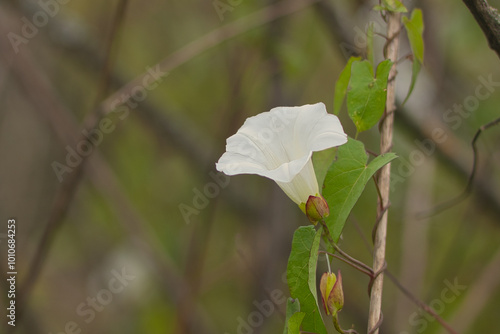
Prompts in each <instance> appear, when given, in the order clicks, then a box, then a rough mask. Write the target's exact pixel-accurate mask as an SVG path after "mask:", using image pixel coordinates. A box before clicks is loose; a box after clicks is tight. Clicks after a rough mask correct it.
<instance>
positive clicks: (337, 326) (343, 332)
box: [332, 314, 358, 334]
mask: <svg viewBox="0 0 500 334" xmlns="http://www.w3.org/2000/svg"><path fill="white" fill-rule="evenodd" d="M332 319H333V325H334V326H335V329H336V330H337V332H339V333H340V334H348V333H352V334H358V332H356V331H355V330H354V329H347V330H344V329H342V327H340V324H339V318H338V315H337V314H335V315H334V316H333V318H332Z"/></svg>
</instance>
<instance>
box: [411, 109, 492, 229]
mask: <svg viewBox="0 0 500 334" xmlns="http://www.w3.org/2000/svg"><path fill="white" fill-rule="evenodd" d="M498 124H500V118H497V119H495V120H493V121H491V122H489V123H488V124H486V125H483V126H481V127H480V128H479V129H478V130H477V131H476V134H475V135H474V138H473V139H472V141H471V147H472V156H473V162H472V171H471V173H470V175H469V177H468V179H467V185H466V186H465V189H464V190H463V191H462V192H461V193H460V194H459V195H457V196H456V197H455V198H452V199H450V200H448V201H446V202H443V203H441V204H439V205H437V206H436V207H434V208H432V209H430V210H427V211H424V212H421V213H419V214H417V218H419V219H424V218H429V217H432V216H435V215H438V214H440V213H442V212H444V211H446V210H448V209H450V208H452V207H454V206H455V205H457V204H459V203H460V202H462V201H463V200H465V199H466V198H467V197H469V195H470V194H471V193H472V188H473V185H474V179H475V177H476V172H477V165H478V161H479V155H478V152H477V146H476V142H477V140H478V139H479V136H480V135H481V134H482V133H483V131H486V130H487V129H489V128H491V127H493V126H495V125H498Z"/></svg>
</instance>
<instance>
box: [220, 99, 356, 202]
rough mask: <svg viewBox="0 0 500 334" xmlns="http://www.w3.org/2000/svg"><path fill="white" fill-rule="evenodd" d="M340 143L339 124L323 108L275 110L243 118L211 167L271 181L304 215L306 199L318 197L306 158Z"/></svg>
mask: <svg viewBox="0 0 500 334" xmlns="http://www.w3.org/2000/svg"><path fill="white" fill-rule="evenodd" d="M346 142H347V135H346V134H345V133H344V130H343V128H342V125H341V124H340V121H339V119H338V118H337V116H335V115H332V114H328V113H327V111H326V108H325V105H324V104H323V103H317V104H312V105H311V104H308V105H304V106H300V107H277V108H273V109H271V110H270V111H268V112H263V113H261V114H259V115H257V116H253V117H249V118H248V119H247V120H246V121H245V123H244V124H243V126H242V127H241V128H240V129H239V130H238V132H236V134H234V135H233V136H231V137H229V138H228V139H227V144H226V152H225V153H224V154H223V155H222V157H221V158H220V159H219V161H218V162H217V164H216V168H217V170H218V171H222V172H224V173H225V174H227V175H236V174H257V175H261V176H264V177H267V178H269V179H271V180H274V181H275V182H276V183H277V184H278V185H279V186H280V188H281V189H283V191H284V192H285V193H286V194H287V195H288V196H289V197H290V198H291V199H292V200H293V201H294V202H295V203H297V204H298V205H299V206H300V207H301V209H302V210H303V211H304V210H305V203H306V202H307V200H308V198H309V196H319V187H318V182H317V180H316V175H315V173H314V168H313V165H312V160H311V159H312V153H313V152H316V151H321V150H324V149H327V148H330V147H334V146H339V145H342V144H344V143H346Z"/></svg>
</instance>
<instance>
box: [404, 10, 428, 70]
mask: <svg viewBox="0 0 500 334" xmlns="http://www.w3.org/2000/svg"><path fill="white" fill-rule="evenodd" d="M403 24H404V25H405V29H406V32H407V33H408V39H409V40H410V47H411V51H412V52H413V55H414V56H415V58H416V59H417V60H418V61H419V62H420V64H423V63H424V38H423V36H422V35H423V33H424V20H423V17H422V11H421V10H420V9H414V10H413V12H412V13H411V18H410V19H408V18H407V17H406V16H403Z"/></svg>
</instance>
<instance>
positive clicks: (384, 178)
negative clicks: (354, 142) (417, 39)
mask: <svg viewBox="0 0 500 334" xmlns="http://www.w3.org/2000/svg"><path fill="white" fill-rule="evenodd" d="M387 17H388V21H387V36H388V41H387V46H386V48H385V50H387V54H386V58H387V59H390V60H391V61H393V62H396V61H397V59H398V47H399V36H398V34H399V31H400V21H401V20H400V14H399V13H388V16H387ZM395 77H396V65H395V64H394V65H393V67H392V69H391V71H390V73H389V81H388V84H387V102H386V110H385V114H384V117H383V119H382V121H381V126H380V132H381V138H380V153H381V154H384V153H387V152H390V151H391V148H392V130H393V124H394V111H395V109H396V105H395V101H396V91H395V84H396V81H395V80H394V78H395ZM390 177H391V167H390V164H388V165H386V166H384V167H382V169H381V171H380V176H379V187H380V194H381V196H382V197H381V198H379V201H381V205H379V206H378V208H377V211H378V216H380V221H379V223H378V226H377V229H376V231H375V242H374V252H373V271H374V272H378V271H380V270H381V268H383V266H384V265H385V243H386V235H387V215H388V211H387V210H385V208H386V207H387V206H388V205H389V192H390ZM383 284H384V275H383V273H382V274H380V275H378V276H377V277H375V279H374V281H373V287H372V290H371V295H370V311H369V314H368V332H370V333H374V334H377V333H378V329H377V326H378V325H379V320H380V319H381V313H382V312H381V308H382V290H383Z"/></svg>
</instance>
